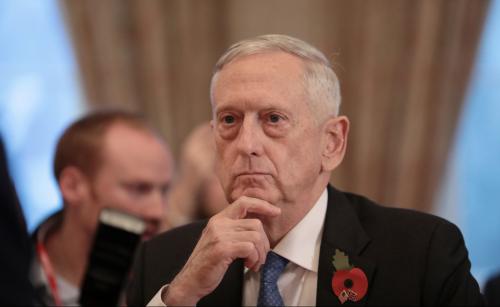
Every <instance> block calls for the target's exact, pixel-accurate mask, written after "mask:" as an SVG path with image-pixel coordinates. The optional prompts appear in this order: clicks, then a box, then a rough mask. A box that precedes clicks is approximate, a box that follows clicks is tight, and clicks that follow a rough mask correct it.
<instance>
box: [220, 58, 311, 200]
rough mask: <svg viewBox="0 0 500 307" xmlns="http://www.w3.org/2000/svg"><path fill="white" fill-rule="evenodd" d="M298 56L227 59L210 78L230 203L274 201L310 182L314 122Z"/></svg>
mask: <svg viewBox="0 0 500 307" xmlns="http://www.w3.org/2000/svg"><path fill="white" fill-rule="evenodd" d="M303 69H304V67H303V63H302V61H301V60H300V59H298V58H296V57H294V56H292V55H289V54H287V53H283V52H272V53H264V54H256V55H250V56H245V57H242V58H239V59H236V60H234V61H233V62H230V63H229V64H228V65H226V66H225V67H224V68H223V69H222V70H221V71H220V72H219V73H218V75H217V77H216V78H217V79H216V80H215V83H214V85H213V92H212V95H213V96H212V108H213V113H214V118H213V127H214V134H215V141H216V146H217V157H216V169H217V174H218V176H219V178H220V180H221V183H222V186H223V188H224V190H225V193H226V195H227V197H228V200H230V201H231V202H232V201H234V200H236V199H237V198H239V197H240V196H250V197H256V198H260V199H263V200H266V201H269V202H270V203H273V204H276V205H279V204H280V203H281V202H283V201H285V202H290V201H291V202H293V201H294V200H295V199H297V197H298V195H301V194H303V193H304V192H307V191H308V190H309V189H311V188H312V187H313V186H314V184H315V182H316V180H317V178H318V176H319V174H320V172H321V129H320V127H319V124H318V123H317V122H316V121H315V119H314V116H313V114H312V112H311V109H310V107H309V105H308V98H307V96H306V93H305V91H304V87H303V75H302V74H303Z"/></svg>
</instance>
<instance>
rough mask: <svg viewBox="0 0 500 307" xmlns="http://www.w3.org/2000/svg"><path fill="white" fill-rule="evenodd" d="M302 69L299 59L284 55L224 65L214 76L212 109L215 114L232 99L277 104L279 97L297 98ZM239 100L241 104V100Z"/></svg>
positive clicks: (280, 53) (252, 58)
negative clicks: (293, 96)
mask: <svg viewBox="0 0 500 307" xmlns="http://www.w3.org/2000/svg"><path fill="white" fill-rule="evenodd" d="M303 69H304V67H303V62H302V60H301V59H299V58H297V57H296V56H293V55H290V54H288V53H285V52H272V53H264V54H253V55H248V56H244V57H241V58H237V59H235V60H233V61H231V62H230V63H229V64H227V65H226V66H224V67H223V69H222V70H221V71H219V72H218V73H217V75H216V76H215V77H214V84H213V89H212V90H213V91H212V110H213V111H214V112H218V111H219V110H220V109H221V108H224V107H225V105H226V104H227V103H228V102H231V101H232V100H233V98H235V97H234V96H237V98H242V96H247V98H249V99H250V98H251V99H252V100H258V101H261V102H262V103H264V104H266V103H267V104H271V103H272V102H279V100H280V99H281V97H284V96H285V95H287V94H294V95H300V94H301V93H303V81H302V80H303V78H302V76H303ZM259 96H261V97H259ZM273 96H275V98H273ZM260 98H262V99H260ZM264 98H265V99H264ZM266 99H267V101H266ZM275 100H277V101H275ZM239 101H240V103H241V102H244V99H243V101H242V100H241V99H239ZM249 102H251V101H249ZM262 107H263V108H265V107H266V106H265V105H263V106H262ZM269 107H272V105H269Z"/></svg>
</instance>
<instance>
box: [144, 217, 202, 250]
mask: <svg viewBox="0 0 500 307" xmlns="http://www.w3.org/2000/svg"><path fill="white" fill-rule="evenodd" d="M206 224H207V221H206V220H203V221H198V222H194V223H191V224H188V225H184V226H180V227H177V228H173V229H171V230H168V231H166V232H163V233H161V234H159V235H157V236H155V237H153V238H152V239H151V240H149V241H147V242H145V243H144V244H143V252H144V253H145V255H144V256H145V257H148V256H151V257H154V258H157V257H158V255H162V254H168V257H169V258H170V257H172V258H173V259H179V258H185V256H186V255H187V256H189V254H191V251H192V250H193V249H194V247H195V245H196V242H198V239H199V238H200V236H201V233H202V231H203V229H204V228H205V226H206Z"/></svg>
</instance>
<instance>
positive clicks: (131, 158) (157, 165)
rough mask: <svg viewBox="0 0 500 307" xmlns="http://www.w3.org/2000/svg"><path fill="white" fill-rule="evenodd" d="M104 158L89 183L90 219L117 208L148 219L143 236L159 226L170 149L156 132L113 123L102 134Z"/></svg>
mask: <svg viewBox="0 0 500 307" xmlns="http://www.w3.org/2000/svg"><path fill="white" fill-rule="evenodd" d="M103 143H104V146H103V147H104V148H103V155H102V157H103V161H102V163H101V167H100V169H99V170H98V172H97V173H96V175H95V177H94V178H93V180H92V181H91V182H90V186H91V194H92V195H91V197H90V199H91V202H92V204H90V206H91V207H92V208H94V210H93V214H91V215H93V216H92V217H90V219H95V220H96V221H97V215H98V212H99V211H100V210H101V209H102V208H104V207H109V208H116V209H119V210H122V211H125V212H127V213H129V214H132V215H134V216H137V217H140V218H142V219H143V220H144V221H145V222H146V223H147V228H146V232H145V234H144V237H145V238H149V237H151V236H152V235H154V234H155V233H156V232H157V231H158V228H159V224H160V222H161V220H162V218H163V214H164V210H165V206H166V193H167V190H168V186H169V183H170V180H171V176H172V162H171V157H170V153H169V152H168V150H167V149H166V147H165V145H164V144H163V143H161V142H160V141H159V139H158V138H156V137H155V136H153V135H151V134H148V133H146V132H143V131H140V130H137V129H133V128H130V127H128V126H126V125H124V124H120V123H117V124H114V125H113V126H112V127H110V128H109V130H108V131H107V132H106V134H105V136H104V142H103Z"/></svg>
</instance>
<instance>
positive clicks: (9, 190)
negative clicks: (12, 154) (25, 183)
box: [0, 139, 34, 306]
mask: <svg viewBox="0 0 500 307" xmlns="http://www.w3.org/2000/svg"><path fill="white" fill-rule="evenodd" d="M0 205H1V212H0V242H1V243H2V251H1V252H0V268H1V273H0V305H1V306H5V305H9V306H12V305H21V306H29V305H32V304H33V302H34V301H33V287H32V286H31V284H30V282H29V269H30V259H31V253H32V250H31V245H30V241H29V237H28V231H27V230H26V224H25V222H24V216H23V214H22V210H21V206H20V205H19V201H18V199H17V194H16V191H15V189H14V185H13V184H12V181H11V178H10V176H9V172H8V170H7V157H6V154H5V151H4V148H3V143H2V140H1V139H0Z"/></svg>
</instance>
